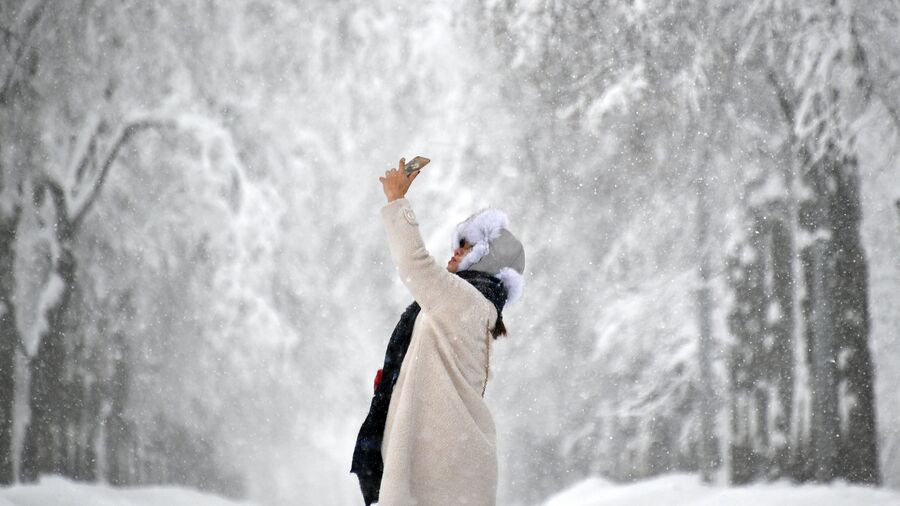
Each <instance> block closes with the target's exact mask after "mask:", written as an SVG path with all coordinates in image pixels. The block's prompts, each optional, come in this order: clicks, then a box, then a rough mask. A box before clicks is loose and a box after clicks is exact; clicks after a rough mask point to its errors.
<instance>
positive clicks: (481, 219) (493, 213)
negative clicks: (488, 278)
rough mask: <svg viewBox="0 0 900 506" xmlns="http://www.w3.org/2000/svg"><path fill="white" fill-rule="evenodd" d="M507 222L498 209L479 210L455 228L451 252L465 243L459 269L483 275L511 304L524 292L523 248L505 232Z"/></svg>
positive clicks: (504, 215)
mask: <svg viewBox="0 0 900 506" xmlns="http://www.w3.org/2000/svg"><path fill="white" fill-rule="evenodd" d="M508 226H509V220H508V219H507V218H506V214H505V213H504V212H503V211H501V210H499V209H485V210H483V211H479V212H477V213H475V214H473V215H472V216H470V217H469V218H467V219H466V221H464V222H462V223H460V224H459V225H457V226H456V230H455V231H454V232H453V240H452V242H451V249H456V248H458V247H459V246H460V241H462V240H465V241H466V242H467V243H469V244H471V245H472V250H471V251H469V253H468V254H467V255H466V256H465V257H463V259H462V260H461V261H460V262H459V270H461V271H462V270H466V269H469V270H474V271H480V272H486V273H488V274H490V275H492V276H494V277H496V278H498V279H499V280H500V282H501V283H503V286H504V287H505V288H506V292H507V298H506V302H507V303H508V304H509V303H512V302H515V301H516V300H517V299H518V298H519V297H521V296H522V291H523V290H524V289H525V278H524V276H523V274H524V273H525V248H524V247H523V246H522V243H521V242H519V240H518V239H516V237H515V236H514V235H512V232H510V231H509V230H507V227H508Z"/></svg>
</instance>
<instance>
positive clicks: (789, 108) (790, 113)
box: [766, 69, 795, 132]
mask: <svg viewBox="0 0 900 506" xmlns="http://www.w3.org/2000/svg"><path fill="white" fill-rule="evenodd" d="M766 79H768V80H769V82H770V83H772V87H773V88H775V97H776V98H777V99H778V105H779V106H781V112H782V113H783V114H784V118H785V119H786V120H787V122H788V124H789V125H790V126H791V131H792V132H793V131H794V120H795V118H794V106H793V103H792V101H791V98H790V97H789V96H788V92H787V90H786V89H785V88H784V86H782V85H781V83H780V82H779V81H778V76H776V75H775V71H774V70H772V69H769V70H768V71H766Z"/></svg>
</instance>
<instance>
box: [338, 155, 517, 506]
mask: <svg viewBox="0 0 900 506" xmlns="http://www.w3.org/2000/svg"><path fill="white" fill-rule="evenodd" d="M418 174H419V173H418V172H414V173H412V174H411V175H409V176H407V175H406V174H405V173H404V160H403V159H401V160H400V166H399V168H397V169H391V170H389V171H387V172H385V174H384V177H381V178H379V180H380V181H381V184H382V187H383V189H384V194H385V197H387V200H388V204H387V205H386V206H385V207H384V208H383V209H382V211H381V214H382V218H383V220H384V225H385V228H386V230H387V235H388V242H389V244H390V249H391V256H392V257H393V259H394V263H395V264H396V266H397V270H398V271H399V273H400V279H401V280H402V281H403V283H404V284H405V285H406V286H407V288H409V291H410V292H412V295H413V297H414V298H415V300H416V302H414V303H413V304H412V305H410V306H409V307H408V308H407V309H406V311H405V312H404V313H403V315H402V316H401V318H400V322H399V323H398V324H397V327H396V328H395V329H394V333H393V334H392V335H391V340H390V343H389V344H388V349H387V352H386V353H385V360H384V368H383V369H382V371H379V372H380V373H383V378H384V379H383V380H382V381H380V382H379V381H378V379H379V378H378V377H376V388H375V396H374V397H373V399H372V405H371V408H370V410H369V416H368V417H367V418H366V421H365V422H364V423H363V425H362V427H361V428H360V432H359V437H358V438H357V443H356V450H355V452H354V454H353V466H352V468H351V472H353V473H356V474H357V476H358V477H359V481H360V488H361V489H362V492H363V498H364V500H365V502H366V504H367V505H369V504H371V503H373V502H379V504H381V505H383V506H397V505H404V506H405V505H419V506H432V505H434V506H440V505H450V504H467V505H493V504H495V501H496V493H497V450H496V436H495V431H494V421H493V418H492V417H491V414H490V412H489V411H488V408H487V405H486V404H485V402H484V399H483V397H484V392H485V388H486V386H487V380H488V376H489V373H490V351H491V340H492V339H496V338H497V337H498V336H500V335H503V334H505V333H506V329H505V327H504V325H503V318H502V310H503V307H504V305H505V304H506V303H507V302H512V301H514V300H515V299H516V298H518V297H519V295H521V293H522V287H523V284H524V280H523V277H522V274H523V272H524V269H525V253H524V250H523V248H522V244H521V243H520V242H519V241H518V240H517V239H516V238H515V237H514V236H513V235H512V234H511V233H510V232H509V231H508V230H507V229H506V227H507V220H506V216H505V215H504V214H503V213H502V212H500V211H498V210H496V209H487V210H485V211H482V212H479V213H476V214H475V215H473V216H471V217H469V219H467V220H466V221H464V222H462V223H460V224H459V225H458V226H457V228H456V232H455V233H454V237H453V247H454V251H453V257H452V258H451V259H450V260H449V262H447V266H446V268H443V267H441V266H439V265H438V263H437V262H436V261H435V260H434V259H433V258H432V257H431V256H430V255H429V254H428V252H427V251H426V250H425V245H424V243H423V242H422V237H421V235H420V234H419V226H418V223H417V222H416V218H415V214H414V213H413V211H412V207H410V204H409V201H407V200H406V198H405V197H406V192H407V190H409V187H410V185H411V184H412V182H413V181H414V180H415V179H416V177H418Z"/></svg>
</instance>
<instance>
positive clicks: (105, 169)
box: [72, 119, 174, 228]
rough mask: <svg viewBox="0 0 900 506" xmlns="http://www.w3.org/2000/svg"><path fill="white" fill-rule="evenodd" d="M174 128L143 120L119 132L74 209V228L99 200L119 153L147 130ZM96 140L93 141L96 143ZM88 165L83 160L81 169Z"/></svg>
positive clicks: (167, 123)
mask: <svg viewBox="0 0 900 506" xmlns="http://www.w3.org/2000/svg"><path fill="white" fill-rule="evenodd" d="M172 126H174V125H173V123H171V122H168V121H164V120H156V119H142V120H137V121H133V122H131V123H129V124H127V125H125V126H124V127H122V129H121V130H120V131H119V135H118V136H117V137H116V139H115V141H113V144H112V147H111V148H110V150H109V152H108V153H107V155H106V158H105V159H104V160H103V163H102V164H101V166H100V174H99V175H98V176H97V177H96V179H94V182H93V185H92V186H91V188H90V190H88V191H89V193H88V195H87V197H85V199H84V200H83V201H82V202H81V205H80V206H78V207H77V208H73V211H72V216H73V218H72V227H73V228H78V227H79V226H80V225H81V222H82V220H83V219H84V216H85V215H86V214H87V212H88V211H89V210H90V209H91V207H92V206H93V204H94V202H95V201H96V200H97V196H98V195H99V194H100V190H101V189H102V188H103V184H104V183H105V182H106V178H107V176H108V175H109V171H110V169H111V168H112V166H113V163H114V162H115V161H116V157H117V156H118V154H119V151H120V150H121V149H122V146H124V145H125V144H126V143H127V142H128V141H129V140H131V138H132V137H133V136H134V135H135V134H137V133H138V132H140V131H142V130H147V129H151V128H167V127H172ZM94 141H95V140H91V142H94ZM90 154H91V150H88V151H87V152H86V153H85V157H88V156H90ZM85 163H87V160H82V161H81V163H79V165H78V166H79V167H81V166H82V165H83V164H85Z"/></svg>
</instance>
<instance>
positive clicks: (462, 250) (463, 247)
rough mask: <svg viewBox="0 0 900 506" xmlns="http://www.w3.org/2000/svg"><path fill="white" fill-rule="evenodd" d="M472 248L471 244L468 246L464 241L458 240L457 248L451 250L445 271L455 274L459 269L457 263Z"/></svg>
mask: <svg viewBox="0 0 900 506" xmlns="http://www.w3.org/2000/svg"><path fill="white" fill-rule="evenodd" d="M472 246H473V244H469V243H468V242H466V241H465V240H460V241H459V247H458V248H456V249H455V250H453V257H452V258H450V261H449V262H447V270H448V271H450V272H453V273H455V272H456V271H457V270H458V269H459V262H461V261H462V259H463V257H465V256H466V255H468V254H469V252H470V251H472Z"/></svg>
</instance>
